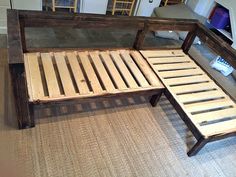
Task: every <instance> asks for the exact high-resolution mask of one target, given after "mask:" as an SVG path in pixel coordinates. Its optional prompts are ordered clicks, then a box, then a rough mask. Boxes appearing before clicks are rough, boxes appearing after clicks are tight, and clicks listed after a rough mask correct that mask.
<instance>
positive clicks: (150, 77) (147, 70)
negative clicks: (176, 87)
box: [130, 51, 162, 86]
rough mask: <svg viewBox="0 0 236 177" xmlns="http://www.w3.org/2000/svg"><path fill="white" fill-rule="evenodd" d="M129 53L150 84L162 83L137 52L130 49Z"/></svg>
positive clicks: (157, 84)
mask: <svg viewBox="0 0 236 177" xmlns="http://www.w3.org/2000/svg"><path fill="white" fill-rule="evenodd" d="M130 54H131V56H132V57H133V59H134V60H135V62H136V63H137V65H138V66H139V68H140V69H141V71H142V72H143V74H144V75H145V76H146V78H147V79H148V81H149V83H150V84H151V85H153V86H159V85H162V84H161V82H160V80H159V79H158V77H157V76H156V75H155V73H154V72H153V71H152V69H151V68H150V66H149V65H148V63H147V62H146V61H145V60H144V59H143V57H142V56H141V54H140V53H139V52H137V51H130Z"/></svg>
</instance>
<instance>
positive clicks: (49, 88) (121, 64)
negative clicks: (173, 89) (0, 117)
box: [24, 50, 164, 102]
mask: <svg viewBox="0 0 236 177" xmlns="http://www.w3.org/2000/svg"><path fill="white" fill-rule="evenodd" d="M24 64H25V71H26V80H27V87H28V93H29V101H30V102H50V101H56V100H65V99H73V98H88V97H95V96H102V95H109V94H110V95H114V94H118V93H123V92H124V93H125V92H127V93H128V92H138V91H144V90H159V89H163V88H164V86H163V85H162V83H161V82H160V80H159V79H158V77H157V76H156V74H155V73H154V72H153V70H152V69H151V67H150V66H149V64H148V63H147V62H146V60H145V59H144V58H143V57H142V55H141V54H140V53H139V52H138V51H135V50H111V51H94V50H93V51H92V50H91V51H72V52H54V53H52V52H51V53H50V52H48V53H25V54H24Z"/></svg>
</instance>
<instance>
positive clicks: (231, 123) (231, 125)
mask: <svg viewBox="0 0 236 177" xmlns="http://www.w3.org/2000/svg"><path fill="white" fill-rule="evenodd" d="M199 129H200V131H201V132H202V134H204V135H205V136H206V137H207V136H212V135H217V134H226V133H230V132H235V131H236V119H233V120H228V121H224V122H218V123H215V124H209V125H204V126H201V127H199Z"/></svg>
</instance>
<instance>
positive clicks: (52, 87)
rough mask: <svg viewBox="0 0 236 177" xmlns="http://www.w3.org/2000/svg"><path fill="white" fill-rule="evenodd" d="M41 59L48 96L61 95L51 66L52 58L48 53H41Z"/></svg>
mask: <svg viewBox="0 0 236 177" xmlns="http://www.w3.org/2000/svg"><path fill="white" fill-rule="evenodd" d="M41 60H42V64H43V69H44V73H45V78H46V82H47V88H48V93H49V96H50V97H52V98H53V97H58V96H60V95H61V93H60V89H59V86H58V81H57V77H56V73H55V70H54V67H53V63H52V58H51V54H50V53H41Z"/></svg>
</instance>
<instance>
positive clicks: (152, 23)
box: [7, 10, 236, 156]
mask: <svg viewBox="0 0 236 177" xmlns="http://www.w3.org/2000/svg"><path fill="white" fill-rule="evenodd" d="M7 16H8V24H7V25H8V47H9V48H8V54H9V60H8V62H9V68H10V73H11V79H12V85H13V91H14V97H15V102H16V110H17V116H18V117H17V119H18V125H19V128H20V129H23V128H30V127H34V126H35V124H34V113H33V112H34V110H33V107H34V106H36V105H38V104H48V105H50V104H56V103H58V102H48V103H39V102H37V103H30V102H29V101H28V97H29V96H28V92H27V86H26V78H25V68H24V62H23V53H25V52H29V51H31V49H27V47H26V40H25V30H24V29H25V28H26V27H71V28H107V27H111V28H122V29H123V28H131V29H136V30H137V35H136V39H135V41H134V44H133V49H136V50H140V49H145V47H144V45H143V44H144V40H145V36H146V34H147V33H148V32H149V31H158V30H172V31H188V35H187V37H186V39H185V41H184V43H183V45H182V49H183V51H184V52H185V53H186V54H188V52H189V49H190V47H191V45H192V43H193V41H194V39H195V37H196V36H198V37H199V38H200V39H201V41H203V42H204V43H205V44H206V45H207V46H208V47H209V48H211V49H212V50H214V51H215V52H216V53H217V54H218V55H221V56H222V57H223V58H225V59H226V60H227V61H228V63H230V64H231V65H232V66H233V67H234V68H236V51H235V50H234V49H233V48H231V46H230V45H228V44H227V43H226V42H224V41H223V40H222V39H220V38H219V37H218V36H217V35H215V34H214V33H212V32H211V31H210V30H208V29H207V28H205V26H204V25H202V24H201V23H200V22H198V21H197V20H187V19H157V18H147V17H121V16H119V17H118V16H105V15H92V14H74V13H60V12H56V13H55V12H39V11H22V10H8V12H7ZM99 49H100V50H103V49H104V48H99ZM149 49H150V48H149ZM34 50H35V51H39V52H40V51H45V50H48V51H58V50H73V48H71V49H62V48H60V49H55V48H48V49H42V48H37V49H34ZM163 91H164V93H165V95H166V97H167V98H168V99H169V100H170V102H171V103H172V105H173V106H174V107H175V109H176V110H177V112H178V113H179V114H180V116H181V118H182V119H183V121H184V122H185V123H186V125H187V126H188V127H189V129H190V131H191V132H192V133H193V135H194V136H195V138H196V139H197V143H196V144H195V145H194V147H193V148H192V149H190V151H189V152H188V155H189V156H192V155H195V154H196V153H197V152H198V151H199V150H200V149H201V148H202V147H203V146H204V145H205V144H206V143H207V142H210V141H214V140H218V139H221V138H225V137H228V136H232V135H235V132H233V133H227V134H220V135H215V136H212V137H204V136H203V135H202V134H201V133H200V132H199V131H198V129H197V128H196V127H195V126H194V124H193V123H192V122H191V121H190V119H189V118H188V117H187V115H186V114H185V113H184V111H183V110H182V109H181V107H180V105H179V104H178V103H177V102H176V101H175V100H174V98H173V96H172V95H171V94H170V92H169V91H168V90H163V89H159V90H149V91H141V92H139V94H150V95H152V97H151V99H150V103H151V105H152V106H155V105H156V104H157V102H158V100H159V98H160V96H161V94H162V92H163ZM127 94H128V95H129V96H132V95H134V94H137V92H134V93H125V94H120V95H106V96H100V97H99V99H107V98H108V97H114V96H122V97H127V96H128V95H127ZM91 99H92V98H88V99H81V100H79V101H91ZM96 99H98V98H96ZM70 101H73V100H65V101H60V102H70Z"/></svg>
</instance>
